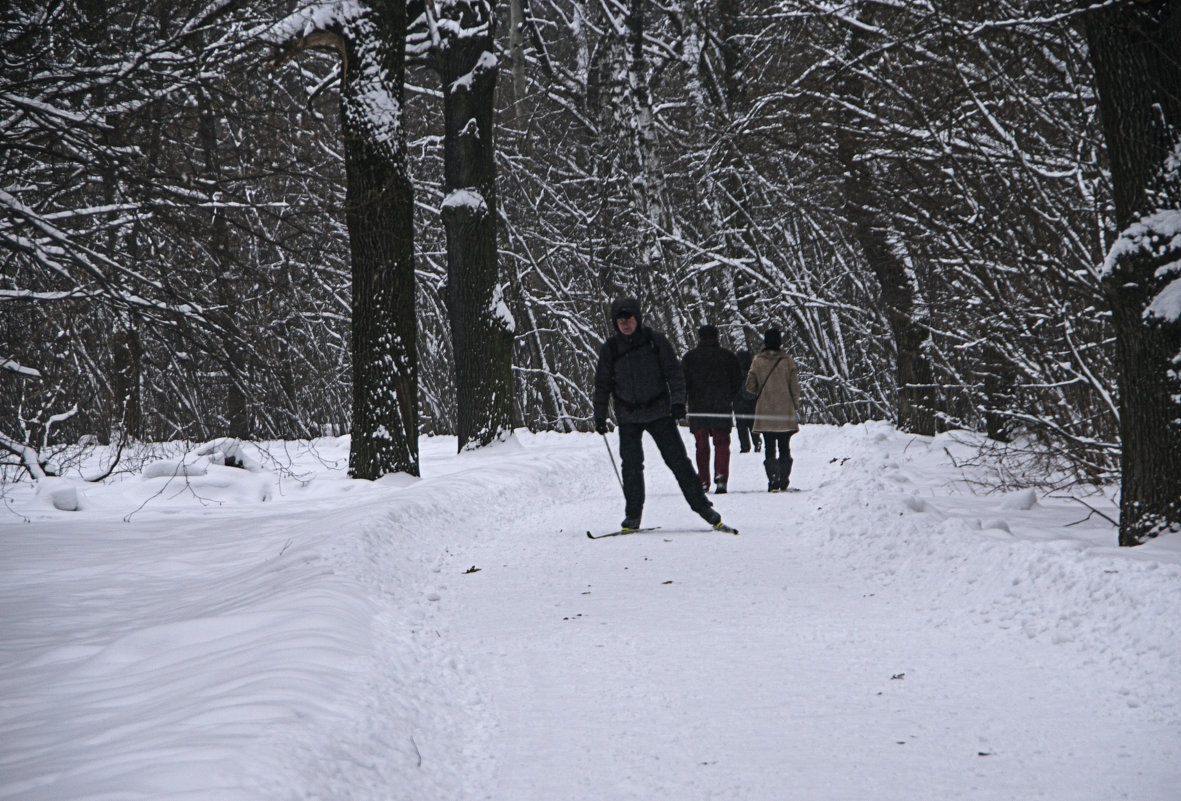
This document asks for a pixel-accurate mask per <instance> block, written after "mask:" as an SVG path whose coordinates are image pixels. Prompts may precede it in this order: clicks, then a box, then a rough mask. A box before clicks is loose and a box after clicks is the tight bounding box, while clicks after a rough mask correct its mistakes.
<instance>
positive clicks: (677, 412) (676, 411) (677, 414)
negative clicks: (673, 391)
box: [673, 403, 685, 420]
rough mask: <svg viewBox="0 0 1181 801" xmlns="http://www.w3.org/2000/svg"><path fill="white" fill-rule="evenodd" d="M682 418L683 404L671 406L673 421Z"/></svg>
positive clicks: (683, 412)
mask: <svg viewBox="0 0 1181 801" xmlns="http://www.w3.org/2000/svg"><path fill="white" fill-rule="evenodd" d="M684 416H685V404H683V403H674V404H673V419H674V420H680V419H681V418H682V417H684Z"/></svg>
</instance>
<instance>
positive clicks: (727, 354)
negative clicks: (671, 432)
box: [681, 325, 745, 495]
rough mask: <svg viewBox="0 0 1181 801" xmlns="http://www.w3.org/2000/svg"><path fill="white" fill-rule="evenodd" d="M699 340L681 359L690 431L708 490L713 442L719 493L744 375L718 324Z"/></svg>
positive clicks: (727, 467)
mask: <svg viewBox="0 0 1181 801" xmlns="http://www.w3.org/2000/svg"><path fill="white" fill-rule="evenodd" d="M697 343H698V344H697V347H695V348H694V349H693V350H691V351H689V352H688V353H686V354H685V358H684V359H683V360H682V361H681V365H682V367H683V368H684V370H685V397H686V399H687V400H688V405H689V430H690V431H691V432H693V437H694V439H695V440H696V441H697V478H698V479H700V481H701V485H702V486H703V487H704V488H705V489H706V490H707V491H708V490H709V477H710V471H709V451H710V441H711V440H712V441H713V449H714V471H713V477H714V492H716V493H718V494H719V495H720V494H722V493H724V492H725V491H726V485H727V484H728V483H729V481H730V424H731V422H732V421H731V410H732V409H733V403H734V395H735V394H737V392H738V390H739V389H740V388H741V387H742V381H743V378H744V375H745V374H744V373H743V372H742V369H741V368H740V367H739V365H738V357H737V356H735V355H734V353H733V352H732V351H730V350H728V349H726V348H723V347H722V346H721V344H720V343H719V342H718V329H717V327H715V326H712V325H703V326H701V328H698V329H697Z"/></svg>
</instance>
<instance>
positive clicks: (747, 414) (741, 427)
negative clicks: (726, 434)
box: [734, 348, 763, 453]
mask: <svg viewBox="0 0 1181 801" xmlns="http://www.w3.org/2000/svg"><path fill="white" fill-rule="evenodd" d="M735 355H736V356H737V357H738V367H739V369H740V370H742V375H743V376H745V375H746V374H747V373H749V372H750V363H751V355H750V351H749V350H747V349H746V348H743V349H742V350H740V351H738V353H736V354H735ZM754 422H755V396H754V395H751V394H750V393H749V392H747V391H746V387H745V386H744V387H742V388H740V389H739V390H738V392H737V394H735V395H734V426H735V428H737V429H738V447H739V449H740V450H739V453H750V446H751V439H752V438H751V435H750V427H751V426H752V425H754ZM753 439H754V446H755V453H758V452H759V451H761V450H762V449H763V440H762V438H761V437H759V436H758V435H755V437H754V438H753Z"/></svg>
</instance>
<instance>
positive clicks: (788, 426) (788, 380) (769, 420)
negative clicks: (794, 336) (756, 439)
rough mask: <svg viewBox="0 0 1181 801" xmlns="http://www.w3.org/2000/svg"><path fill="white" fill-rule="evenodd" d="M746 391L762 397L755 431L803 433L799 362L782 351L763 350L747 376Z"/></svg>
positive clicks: (759, 401) (756, 414) (757, 408)
mask: <svg viewBox="0 0 1181 801" xmlns="http://www.w3.org/2000/svg"><path fill="white" fill-rule="evenodd" d="M777 364H778V367H776V365H777ZM768 376H769V378H768ZM746 391H747V392H751V393H754V394H756V395H758V396H759V399H758V402H756V403H755V422H754V425H753V426H752V427H751V428H752V430H754V431H769V432H784V431H799V430H800V423H799V420H798V419H797V416H796V411H797V410H798V409H799V407H800V372H799V369H798V368H797V367H796V363H795V360H794V359H792V358H791V357H790V356H788V355H787V354H786V353H784V352H783V351H781V350H761V351H759V352H758V353H757V354H756V355H755V358H754V361H753V362H752V363H751V366H750V372H749V373H747V374H746Z"/></svg>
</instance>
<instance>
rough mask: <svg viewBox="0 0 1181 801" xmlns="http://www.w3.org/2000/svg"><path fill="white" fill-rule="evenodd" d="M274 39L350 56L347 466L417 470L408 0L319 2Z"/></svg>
mask: <svg viewBox="0 0 1181 801" xmlns="http://www.w3.org/2000/svg"><path fill="white" fill-rule="evenodd" d="M271 40H272V41H274V42H275V43H276V44H280V45H282V46H283V47H284V48H285V49H287V50H289V51H294V50H301V49H305V48H308V47H335V48H336V49H337V50H338V51H340V53H341V55H342V56H343V59H344V67H345V69H344V76H343V80H342V83H341V96H340V110H341V132H342V136H343V139H344V149H345V174H346V178H347V189H346V200H345V219H346V224H347V226H348V231H349V249H350V252H351V255H352V280H353V319H352V357H353V419H352V447H351V451H350V453H349V473H350V474H351V475H352V476H354V477H355V478H367V479H375V478H379V477H380V476H382V475H385V474H387V473H396V472H404V473H409V474H411V475H418V474H419V464H418V357H417V353H416V350H415V348H416V337H417V331H418V320H417V317H416V314H415V303H414V291H415V282H414V225H413V214H414V202H413V187H412V185H411V182H410V176H409V173H408V171H407V168H406V134H405V129H404V128H403V125H402V91H403V84H404V76H405V48H406V4H405V3H404V2H400V0H366V2H355V1H354V0H344V1H343V2H340V3H324V4H313V5H309V6H307V7H305V8H304V9H302V10H300V11H298V12H296V13H295V14H293V15H292V16H291V17H288V18H287V19H286V20H284V21H283V22H282V23H280V24H279V25H278V26H277V27H276V29H275V31H274V32H273V33H272V36H271Z"/></svg>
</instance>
